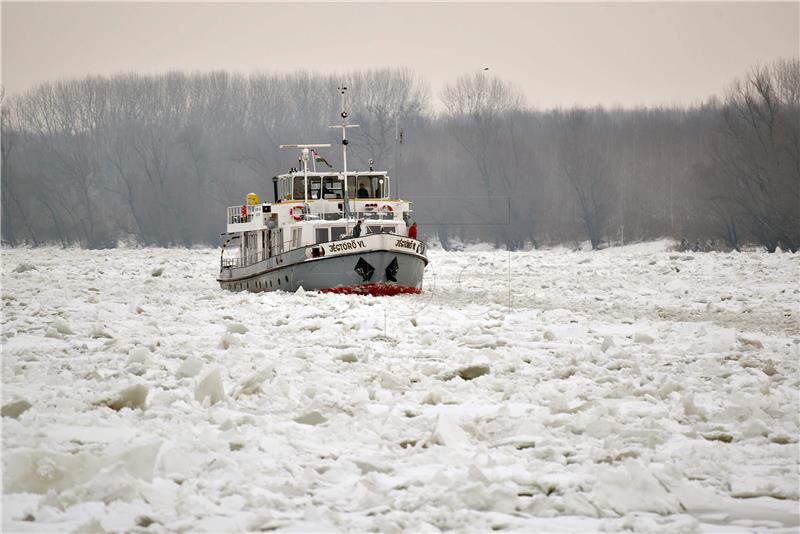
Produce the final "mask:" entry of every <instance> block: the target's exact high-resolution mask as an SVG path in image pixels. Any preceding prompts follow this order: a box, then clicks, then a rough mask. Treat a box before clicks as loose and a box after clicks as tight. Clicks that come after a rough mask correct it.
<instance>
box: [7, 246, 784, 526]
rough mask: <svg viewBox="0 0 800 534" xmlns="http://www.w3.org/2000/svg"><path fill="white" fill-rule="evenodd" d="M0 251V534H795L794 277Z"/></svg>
mask: <svg viewBox="0 0 800 534" xmlns="http://www.w3.org/2000/svg"><path fill="white" fill-rule="evenodd" d="M218 259H219V253H218V251H216V250H190V251H187V250H162V249H121V250H113V251H101V252H89V251H81V250H68V251H64V250H60V249H55V248H46V249H34V250H30V249H3V251H2V260H3V265H2V301H3V316H2V321H3V326H2V363H3V366H2V373H3V374H2V385H3V390H2V402H3V408H2V409H3V418H2V424H3V426H2V463H3V500H2V504H3V507H2V530H3V531H4V532H49V531H52V532H70V531H81V532H86V531H95V532H101V531H147V532H184V531H185V532H190V531H191V532H231V531H261V530H294V531H315V532H316V531H326V532H327V531H353V530H357V531H366V530H380V531H385V532H395V531H413V532H420V531H437V530H450V529H456V530H460V531H489V530H518V531H520V530H521V531H532V530H539V531H542V530H544V531H549V532H554V531H581V532H586V531H600V530H623V529H626V530H642V531H653V530H660V531H671V532H674V531H730V532H741V531H748V530H753V531H765V530H771V529H776V530H788V531H796V530H797V528H798V525H800V519H799V518H798V392H799V390H800V376H799V374H798V355H799V348H800V345H798V343H800V332H799V331H800V325H799V324H798V302H799V300H800V287H799V286H798V278H800V255H791V254H773V255H769V254H765V253H760V252H749V253H745V254H717V253H709V254H679V253H672V252H668V251H666V244H665V243H663V242H661V243H652V244H644V245H635V246H628V247H623V248H618V249H610V250H606V251H601V252H594V253H591V252H571V251H567V250H563V249H559V250H547V251H532V252H519V253H511V254H509V253H507V252H497V251H472V252H456V253H444V252H435V251H434V252H432V253H431V259H432V263H431V265H430V266H429V268H428V270H427V271H426V281H425V284H426V287H425V291H424V292H423V294H421V295H414V296H399V297H391V298H374V297H361V296H347V295H322V294H316V293H311V292H309V293H296V294H286V293H262V294H250V293H229V292H224V291H222V290H220V289H219V287H218V285H217V284H216V282H215V280H214V278H215V274H216V270H217V265H218V263H217V262H218Z"/></svg>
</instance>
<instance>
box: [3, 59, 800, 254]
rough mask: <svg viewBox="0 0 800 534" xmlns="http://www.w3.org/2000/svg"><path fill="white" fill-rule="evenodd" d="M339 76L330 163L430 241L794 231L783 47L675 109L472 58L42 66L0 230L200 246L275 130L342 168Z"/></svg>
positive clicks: (793, 112) (277, 166)
mask: <svg viewBox="0 0 800 534" xmlns="http://www.w3.org/2000/svg"><path fill="white" fill-rule="evenodd" d="M343 84H345V85H346V86H347V87H348V108H349V110H348V111H349V113H350V117H351V122H353V123H357V124H359V126H360V127H359V128H354V129H350V130H349V132H348V135H349V136H350V138H351V141H350V145H349V147H348V167H349V168H350V169H351V170H352V169H353V168H363V169H366V167H367V165H368V164H369V160H370V159H371V160H373V161H374V167H375V168H376V169H380V170H387V171H389V173H390V175H391V176H392V177H393V188H394V192H395V193H396V195H397V196H399V197H400V198H403V199H407V200H411V201H413V202H414V206H413V207H414V219H415V220H416V221H417V223H418V225H419V226H420V229H421V236H423V237H424V238H427V239H438V240H439V241H440V242H441V244H442V246H443V247H445V248H450V247H452V246H457V243H461V242H478V241H481V242H489V243H492V244H494V245H495V246H496V247H498V248H505V249H509V250H519V249H524V248H528V247H540V246H552V245H556V244H567V245H570V246H577V245H578V244H580V243H584V242H588V243H590V244H591V247H592V248H602V247H606V246H611V245H618V244H624V243H629V242H635V241H642V240H650V239H656V238H663V237H670V238H673V239H675V240H676V241H683V240H685V242H686V243H703V244H704V246H706V247H709V246H710V247H711V248H713V249H720V250H739V249H740V248H741V247H743V246H752V245H756V246H759V247H763V248H764V249H766V250H768V251H770V252H774V251H776V250H778V249H781V250H790V251H792V252H795V251H797V250H798V248H800V60H798V59H791V60H781V61H778V62H775V63H772V64H769V65H757V66H754V67H752V68H751V69H750V70H749V71H748V72H744V73H742V76H741V77H740V78H739V79H737V80H731V83H730V85H729V86H728V87H725V88H720V94H719V95H712V96H709V98H708V99H707V100H706V101H704V102H703V103H699V104H697V105H694V106H690V107H680V108H678V107H659V108H642V109H629V108H617V109H606V108H602V107H595V108H572V109H549V110H541V109H534V108H533V107H531V106H529V105H528V104H527V103H526V101H525V98H524V96H523V95H522V94H521V92H520V91H519V90H518V89H517V88H516V87H515V86H514V85H513V84H511V83H509V82H507V81H504V80H502V79H499V78H496V77H493V76H492V75H490V74H488V73H485V72H476V73H470V74H464V75H463V76H461V77H460V78H458V79H456V80H453V81H452V82H451V83H450V84H448V85H446V86H445V87H444V88H443V90H441V91H440V92H439V93H438V94H433V93H432V91H431V89H430V87H429V85H428V84H427V83H426V81H425V80H424V79H422V78H421V77H420V76H418V75H417V74H415V73H414V72H411V71H410V70H407V69H402V68H397V69H382V70H367V71H356V72H349V73H340V74H331V75H323V74H311V73H308V72H295V73H291V74H252V75H242V74H231V73H227V72H207V73H181V72H172V73H168V74H161V75H140V74H134V73H130V74H119V75H116V76H113V77H86V78H83V79H73V80H63V81H56V82H52V83H46V84H42V85H39V86H37V87H34V88H32V89H30V90H28V91H26V92H24V93H20V94H14V95H5V96H4V97H3V98H2V109H1V111H2V187H1V188H0V192H2V241H3V245H4V246H17V245H28V246H39V245H45V244H48V245H59V246H63V247H69V246H80V247H85V248H110V247H115V246H119V245H120V244H126V245H131V246H135V245H142V246H163V247H175V246H179V247H192V246H216V245H218V244H219V239H220V238H219V236H220V233H221V232H223V231H224V230H225V224H224V223H225V208H226V207H227V206H233V205H239V204H242V203H244V198H245V195H247V194H248V193H250V192H251V191H252V192H255V193H257V194H259V195H260V196H261V198H262V200H266V201H271V200H272V177H273V176H275V175H277V174H280V173H283V172H287V171H288V170H289V168H290V167H296V166H297V159H296V154H295V153H293V152H290V151H286V150H281V149H279V145H280V144H287V143H331V144H332V145H333V146H332V148H329V149H321V150H320V152H321V153H322V155H323V156H324V157H325V158H326V159H327V160H328V161H329V162H331V164H332V165H333V166H334V168H335V169H339V168H341V150H340V143H341V138H340V136H341V134H340V133H339V131H338V130H334V129H330V128H328V126H329V125H331V124H334V123H336V121H337V119H338V115H339V112H340V111H341V109H340V108H341V100H340V94H339V91H338V89H337V88H338V87H340V86H342V85H343ZM435 103H438V106H437V105H434V104H435Z"/></svg>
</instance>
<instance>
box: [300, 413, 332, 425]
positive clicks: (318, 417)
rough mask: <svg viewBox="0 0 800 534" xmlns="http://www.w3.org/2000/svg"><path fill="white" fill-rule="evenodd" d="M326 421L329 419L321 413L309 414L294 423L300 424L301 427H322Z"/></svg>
mask: <svg viewBox="0 0 800 534" xmlns="http://www.w3.org/2000/svg"><path fill="white" fill-rule="evenodd" d="M326 421H327V419H326V418H325V417H324V416H323V415H322V414H321V413H319V412H309V413H307V414H304V415H301V416H300V417H295V418H294V422H295V423H300V424H301V425H321V424H322V423H325V422H326Z"/></svg>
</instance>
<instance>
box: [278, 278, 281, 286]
mask: <svg viewBox="0 0 800 534" xmlns="http://www.w3.org/2000/svg"><path fill="white" fill-rule="evenodd" d="M278 285H281V277H280V276H279V277H278Z"/></svg>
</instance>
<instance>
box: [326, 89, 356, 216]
mask: <svg viewBox="0 0 800 534" xmlns="http://www.w3.org/2000/svg"><path fill="white" fill-rule="evenodd" d="M338 89H339V93H340V94H341V95H342V112H341V113H339V116H340V117H341V118H342V122H341V123H339V124H334V125H333V126H328V128H341V129H342V177H343V178H342V179H343V180H344V187H343V189H344V216H345V218H346V219H349V218H350V199H349V198H348V197H347V145H348V143H349V141H348V140H347V129H348V128H358V124H347V87H345V86H342V87H339V88H338Z"/></svg>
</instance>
